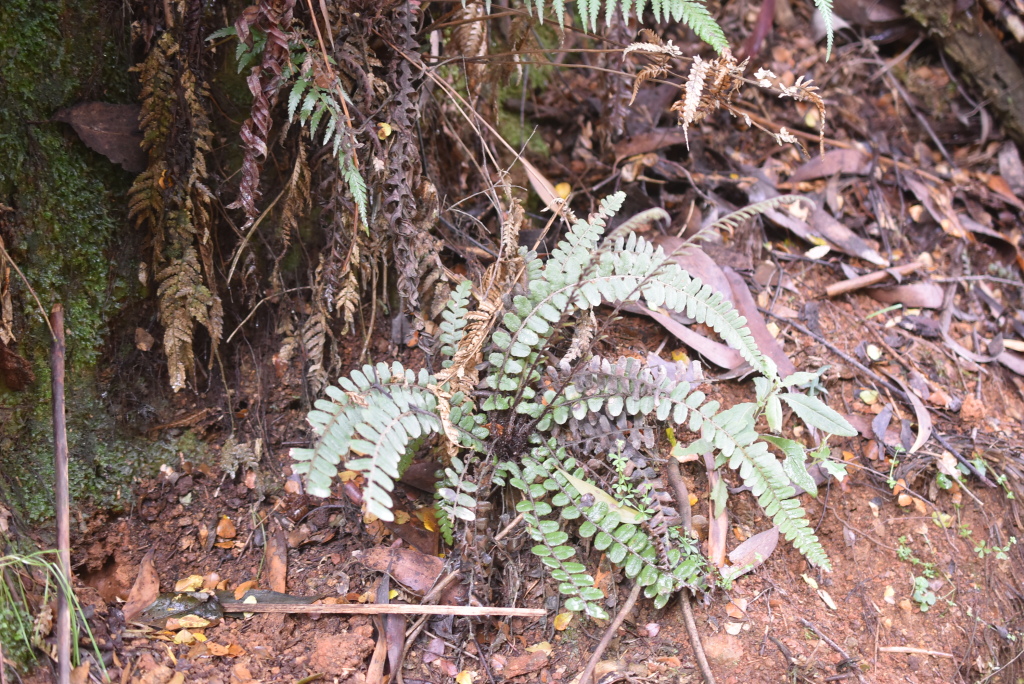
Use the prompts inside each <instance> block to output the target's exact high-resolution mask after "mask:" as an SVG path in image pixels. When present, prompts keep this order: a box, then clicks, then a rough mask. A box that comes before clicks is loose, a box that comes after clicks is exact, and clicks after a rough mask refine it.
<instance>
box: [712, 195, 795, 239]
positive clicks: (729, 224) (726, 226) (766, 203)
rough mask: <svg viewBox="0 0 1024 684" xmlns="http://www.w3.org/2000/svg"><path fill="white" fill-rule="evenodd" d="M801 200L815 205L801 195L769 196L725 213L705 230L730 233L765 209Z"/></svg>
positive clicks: (776, 207)
mask: <svg viewBox="0 0 1024 684" xmlns="http://www.w3.org/2000/svg"><path fill="white" fill-rule="evenodd" d="M801 201H802V202H807V203H808V204H810V205H811V208H812V209H813V208H814V206H815V204H814V201H813V200H810V199H808V198H806V197H804V196H802V195H779V196H778V197H771V198H769V199H766V200H761V201H760V202H755V203H754V204H750V205H748V206H745V207H743V208H742V209H737V210H736V211H734V212H732V213H731V214H727V215H725V216H723V217H722V218H720V219H718V220H717V221H715V222H714V223H712V224H711V225H710V226H708V227H707V229H706V230H708V231H719V230H726V231H729V232H730V233H731V232H733V231H734V230H736V228H738V227H739V225H740V224H741V223H743V222H744V221H746V220H747V219H752V218H754V217H755V216H760V215H761V214H763V213H765V212H766V211H771V210H772V209H778V208H779V207H780V206H782V205H783V204H793V203H795V202H801Z"/></svg>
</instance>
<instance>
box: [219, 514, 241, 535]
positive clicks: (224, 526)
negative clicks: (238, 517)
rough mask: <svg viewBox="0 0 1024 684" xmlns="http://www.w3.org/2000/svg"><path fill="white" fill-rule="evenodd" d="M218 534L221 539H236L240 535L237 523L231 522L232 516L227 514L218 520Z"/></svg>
mask: <svg viewBox="0 0 1024 684" xmlns="http://www.w3.org/2000/svg"><path fill="white" fill-rule="evenodd" d="M217 536H218V537H220V538H221V539H234V538H235V537H236V536H238V531H237V530H236V529H235V523H233V522H231V518H229V517H228V516H226V515H222V516H221V517H220V520H218V521H217Z"/></svg>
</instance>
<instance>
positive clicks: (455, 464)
mask: <svg viewBox="0 0 1024 684" xmlns="http://www.w3.org/2000/svg"><path fill="white" fill-rule="evenodd" d="M476 490H477V485H476V483H475V482H472V481H471V480H469V479H468V469H467V467H466V463H464V462H463V461H462V459H460V458H458V457H457V456H456V457H453V458H452V460H451V463H449V464H448V466H447V467H446V468H444V470H443V471H442V473H441V479H440V480H438V483H437V491H436V493H435V494H434V497H435V498H436V499H437V501H436V502H435V503H434V508H435V510H436V511H437V514H438V515H437V522H438V526H439V527H440V531H441V536H442V537H444V540H445V543H446V544H448V545H451V544H452V543H454V534H455V521H456V520H465V521H467V522H471V521H473V520H476V506H477V503H476V499H474V498H473V496H472V495H473V494H474V493H475V492H476Z"/></svg>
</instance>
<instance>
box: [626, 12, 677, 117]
mask: <svg viewBox="0 0 1024 684" xmlns="http://www.w3.org/2000/svg"><path fill="white" fill-rule="evenodd" d="M640 35H641V36H642V37H643V39H644V42H642V43H631V44H630V45H628V46H627V47H626V49H625V50H623V51H622V59H626V57H627V55H629V53H630V52H636V51H640V52H645V53H647V54H648V56H649V57H650V58H651V62H650V63H649V64H648V65H647V66H645V67H644V68H643V69H641V70H640V71H639V72H638V73H637V75H636V78H635V79H634V80H633V97H631V98H630V99H629V104H630V105H632V104H633V102H634V101H636V94H637V93H638V92H639V91H640V86H641V85H643V84H644V82H645V81H648V80H650V79H652V78H660V77H662V76H665V75H667V74H668V63H669V60H670V59H672V58H673V57H680V56H682V52H681V51H680V50H679V48H677V47H676V46H675V45H673V44H672V41H671V40H670V41H668V43H665V42H664V41H663V40H662V39H661V36H659V35H658V34H657V33H655V32H654V31H652V30H651V29H641V30H640Z"/></svg>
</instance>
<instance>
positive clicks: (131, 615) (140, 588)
mask: <svg viewBox="0 0 1024 684" xmlns="http://www.w3.org/2000/svg"><path fill="white" fill-rule="evenodd" d="M153 553H154V551H153V549H150V550H149V551H148V552H147V553H146V555H145V556H143V558H142V562H141V563H139V574H138V576H137V577H136V578H135V584H133V585H132V590H131V592H130V593H129V594H128V601H127V602H126V603H125V604H124V608H122V611H123V612H124V619H125V622H131V621H133V620H134V619H135V618H137V617H138V616H139V615H140V614H141V613H142V611H143V610H145V609H146V607H147V606H149V605H150V604H151V603H153V601H156V599H157V597H158V596H159V595H160V576H159V575H158V574H157V572H156V563H154V562H153Z"/></svg>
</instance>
